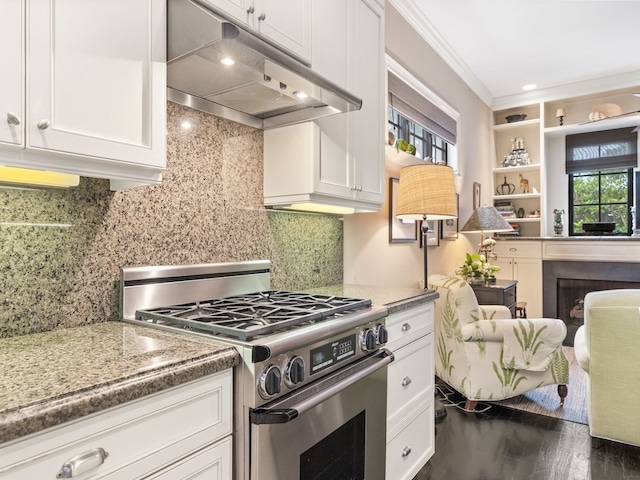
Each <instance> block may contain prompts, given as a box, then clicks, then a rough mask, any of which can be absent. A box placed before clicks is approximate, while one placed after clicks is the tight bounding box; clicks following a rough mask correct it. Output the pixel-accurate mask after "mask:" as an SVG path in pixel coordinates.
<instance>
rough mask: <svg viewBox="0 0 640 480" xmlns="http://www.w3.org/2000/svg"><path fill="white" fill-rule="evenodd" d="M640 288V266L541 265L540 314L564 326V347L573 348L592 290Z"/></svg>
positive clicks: (607, 264)
mask: <svg viewBox="0 0 640 480" xmlns="http://www.w3.org/2000/svg"><path fill="white" fill-rule="evenodd" d="M619 288H640V264H637V263H620V262H566V261H564V262H563V261H544V262H542V290H543V292H542V312H543V316H544V317H547V318H560V319H562V320H563V321H564V323H565V324H566V325H567V337H566V339H565V341H564V344H565V345H569V346H573V337H574V336H575V334H576V330H577V329H578V327H579V326H580V325H582V324H583V321H584V312H583V309H582V302H583V299H584V296H585V295H586V294H587V293H589V292H592V291H599V290H613V289H619Z"/></svg>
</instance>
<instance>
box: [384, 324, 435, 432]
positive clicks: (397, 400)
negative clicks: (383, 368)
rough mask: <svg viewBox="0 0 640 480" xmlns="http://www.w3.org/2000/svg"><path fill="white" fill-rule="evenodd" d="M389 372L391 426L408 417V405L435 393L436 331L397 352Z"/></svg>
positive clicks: (388, 427)
mask: <svg viewBox="0 0 640 480" xmlns="http://www.w3.org/2000/svg"><path fill="white" fill-rule="evenodd" d="M394 355H395V360H394V361H393V362H392V363H391V364H390V365H389V369H388V373H387V429H390V428H392V427H393V426H394V425H396V424H398V423H399V422H401V421H402V420H403V418H405V417H406V414H407V407H409V406H410V405H411V404H412V403H414V402H417V401H421V400H423V399H424V398H431V397H433V395H434V392H433V383H434V379H433V375H434V372H433V334H429V335H427V336H425V337H422V338H420V339H418V340H416V341H415V342H412V343H410V344H409V345H407V346H405V347H402V348H400V349H398V350H396V351H395V352H394Z"/></svg>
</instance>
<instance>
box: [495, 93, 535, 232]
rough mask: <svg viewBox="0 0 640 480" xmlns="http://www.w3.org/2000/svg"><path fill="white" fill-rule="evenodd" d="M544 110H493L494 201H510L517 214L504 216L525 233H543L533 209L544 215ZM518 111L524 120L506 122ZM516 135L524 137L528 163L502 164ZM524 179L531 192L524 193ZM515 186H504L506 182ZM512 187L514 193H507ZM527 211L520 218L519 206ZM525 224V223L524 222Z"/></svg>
mask: <svg viewBox="0 0 640 480" xmlns="http://www.w3.org/2000/svg"><path fill="white" fill-rule="evenodd" d="M541 112H542V109H541V106H540V105H539V104H533V105H525V106H523V107H522V108H517V109H509V110H500V111H496V112H494V124H495V126H494V127H493V137H494V146H495V159H494V164H493V169H492V171H493V175H492V178H493V185H492V187H493V190H492V191H493V203H494V205H496V206H499V202H507V201H511V203H512V204H513V211H514V214H513V216H511V217H505V220H507V221H508V222H509V223H512V224H516V223H517V224H518V225H519V226H520V235H522V236H540V235H541V234H542V228H541V225H542V218H541V217H540V216H538V217H533V216H532V215H533V212H538V213H539V214H540V215H541V214H542V208H541V198H542V195H541V192H542V191H543V190H542V180H543V175H542V173H541V172H542V169H541V165H542V163H541V153H540V152H541V148H540V147H541V143H540V138H541V136H540V131H541V125H542V123H541V119H540V115H541ZM515 113H522V114H525V115H526V116H527V117H526V118H525V120H521V121H518V122H512V123H504V122H506V118H505V117H507V116H508V115H512V114H515ZM516 138H519V139H522V141H523V143H524V145H523V146H524V148H525V150H526V151H527V153H528V154H529V162H530V163H529V164H527V165H518V166H508V167H505V166H503V160H504V158H505V155H507V154H508V153H510V152H511V151H512V149H513V147H514V143H515V141H516ZM521 178H524V179H526V180H527V181H528V183H529V192H524V191H523V189H522V187H521V184H520V180H521ZM505 183H506V184H508V185H510V186H512V188H509V187H507V188H506V189H505V188H504V187H503V185H504V184H505ZM510 190H513V193H504V192H505V191H507V192H508V191H510ZM520 208H522V209H523V210H524V214H525V216H524V217H523V218H518V217H517V215H516V212H517V211H518V209H520ZM522 224H524V225H522Z"/></svg>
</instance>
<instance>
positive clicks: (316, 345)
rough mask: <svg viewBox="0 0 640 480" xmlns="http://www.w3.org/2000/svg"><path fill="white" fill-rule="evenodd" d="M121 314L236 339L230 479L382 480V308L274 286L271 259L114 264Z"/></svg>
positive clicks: (385, 356) (386, 359)
mask: <svg viewBox="0 0 640 480" xmlns="http://www.w3.org/2000/svg"><path fill="white" fill-rule="evenodd" d="M121 306H122V314H123V319H124V320H126V321H130V322H135V323H143V324H145V325H148V326H153V327H157V328H164V329H171V330H174V331H175V330H176V329H178V330H180V331H182V332H185V333H189V334H194V335H205V336H209V337H210V336H214V337H215V339H216V340H219V341H221V342H224V343H228V344H231V345H233V346H235V347H236V348H237V350H238V352H239V353H240V355H241V356H242V362H241V364H240V366H239V367H237V369H236V371H235V372H234V409H235V432H234V434H235V444H234V457H235V460H234V470H235V474H234V478H237V479H239V480H240V479H245V480H247V479H251V480H265V479H268V480H273V479H278V480H288V479H292V480H297V479H314V480H325V479H326V480H329V479H331V480H334V479H353V480H364V479H365V478H366V479H367V480H375V479H378V478H379V479H382V478H384V471H385V468H384V467H385V463H384V458H385V445H386V440H385V439H386V436H385V427H386V420H385V419H386V375H387V373H386V366H387V365H388V364H389V363H390V362H391V361H392V360H393V356H392V354H391V353H390V352H389V351H387V350H386V349H384V348H383V345H384V344H385V343H386V341H387V331H386V328H385V317H386V316H387V310H386V308H384V307H380V306H372V304H371V301H370V300H367V299H354V298H347V297H339V296H331V295H316V294H308V293H300V292H285V291H277V290H271V289H270V262H269V261H266V260H261V261H251V262H235V263H219V264H201V265H183V266H150V267H133V268H124V269H122V297H121Z"/></svg>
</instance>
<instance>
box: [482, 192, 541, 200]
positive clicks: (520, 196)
mask: <svg viewBox="0 0 640 480" xmlns="http://www.w3.org/2000/svg"><path fill="white" fill-rule="evenodd" d="M526 198H540V193H539V192H538V193H514V194H511V195H494V196H493V199H494V200H524V199H526Z"/></svg>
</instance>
